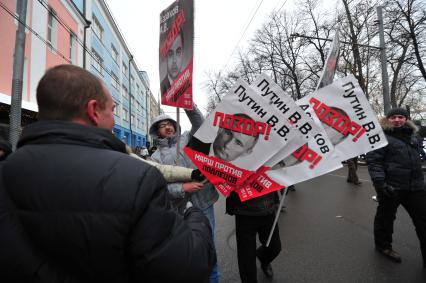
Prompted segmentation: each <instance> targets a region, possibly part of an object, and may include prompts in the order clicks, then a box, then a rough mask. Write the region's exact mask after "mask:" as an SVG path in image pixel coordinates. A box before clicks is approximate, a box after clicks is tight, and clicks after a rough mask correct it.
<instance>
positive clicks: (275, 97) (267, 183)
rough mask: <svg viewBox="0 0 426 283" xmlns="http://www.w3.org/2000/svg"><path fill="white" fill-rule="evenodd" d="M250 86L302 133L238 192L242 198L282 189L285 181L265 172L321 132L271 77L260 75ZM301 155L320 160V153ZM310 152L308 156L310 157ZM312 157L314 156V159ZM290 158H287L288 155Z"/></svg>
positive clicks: (316, 160)
mask: <svg viewBox="0 0 426 283" xmlns="http://www.w3.org/2000/svg"><path fill="white" fill-rule="evenodd" d="M250 86H251V88H252V89H253V90H254V91H255V92H256V93H257V94H259V95H260V96H261V97H262V98H263V99H265V100H266V101H267V103H268V104H269V105H270V107H272V108H275V109H276V110H278V111H279V112H281V115H282V116H283V117H284V118H285V119H287V120H288V121H289V123H290V124H291V125H292V126H293V127H295V128H296V129H297V130H298V131H299V133H300V136H299V137H298V138H295V139H293V140H291V141H290V142H289V143H287V144H286V146H284V147H283V148H282V149H281V150H280V151H279V152H277V153H276V154H275V155H274V156H272V157H271V158H270V159H269V160H268V161H267V162H266V163H265V164H264V165H263V166H262V167H261V168H260V169H258V170H257V172H256V173H255V174H254V175H253V176H251V177H250V179H249V180H248V181H247V182H246V183H245V184H244V186H242V187H241V188H239V189H238V191H237V192H238V194H239V196H240V199H241V200H242V201H245V200H249V199H251V198H255V197H259V196H262V195H265V194H268V193H270V192H273V191H276V190H279V189H282V188H283V187H284V186H286V185H287V184H286V183H281V182H276V181H274V180H273V179H271V178H269V176H267V175H266V173H265V172H266V171H267V170H268V169H270V168H271V167H273V166H274V165H276V164H282V161H283V160H284V159H285V158H287V157H288V156H290V157H291V154H292V153H293V152H294V151H296V150H297V149H298V148H300V146H301V145H303V144H306V143H307V142H308V141H309V140H312V139H314V138H315V137H316V136H318V135H321V127H320V126H318V125H316V124H315V122H314V121H313V120H312V118H311V117H310V116H309V115H308V114H306V113H305V112H304V111H303V109H301V108H300V107H299V106H298V105H297V104H296V102H295V101H294V100H293V99H292V98H291V97H290V96H289V95H287V94H285V93H284V91H283V90H282V89H281V88H280V87H279V86H278V85H277V84H276V83H275V82H274V81H273V80H272V79H271V78H270V77H268V76H266V75H263V74H262V75H259V76H258V77H257V78H256V80H255V81H254V82H253V83H252V84H251V85H250ZM303 153H304V154H303V155H302V154H301V155H300V156H299V158H301V159H306V158H308V159H309V158H310V159H311V161H312V164H315V165H316V164H318V162H320V161H321V158H322V157H321V156H320V155H315V156H313V155H309V154H305V152H303ZM308 155H309V157H308ZM312 157H313V158H312ZM287 160H288V158H287Z"/></svg>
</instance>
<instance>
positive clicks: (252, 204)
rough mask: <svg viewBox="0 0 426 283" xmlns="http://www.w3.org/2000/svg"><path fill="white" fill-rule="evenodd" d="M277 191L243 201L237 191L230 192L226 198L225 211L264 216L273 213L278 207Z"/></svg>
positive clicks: (232, 213) (231, 213)
mask: <svg viewBox="0 0 426 283" xmlns="http://www.w3.org/2000/svg"><path fill="white" fill-rule="evenodd" d="M278 204H279V198H278V195H277V192H272V193H269V194H266V195H263V196H260V197H257V198H253V199H249V200H246V201H244V202H242V201H241V200H240V197H239V196H238V194H237V193H235V192H231V194H230V195H229V196H228V197H227V198H226V213H227V214H229V215H234V214H236V215H245V216H265V215H270V214H274V213H275V211H276V210H277V208H278Z"/></svg>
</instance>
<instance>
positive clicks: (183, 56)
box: [159, 0, 194, 109]
mask: <svg viewBox="0 0 426 283" xmlns="http://www.w3.org/2000/svg"><path fill="white" fill-rule="evenodd" d="M193 51H194V1H193V0H178V1H175V2H173V4H171V5H170V6H169V7H167V8H166V9H165V10H163V11H162V12H161V14H160V52H159V53H160V54H159V55H160V56H159V69H160V70H159V71H160V80H161V83H160V89H161V104H163V105H169V106H175V107H182V108H186V109H192V104H193V101H192V77H193Z"/></svg>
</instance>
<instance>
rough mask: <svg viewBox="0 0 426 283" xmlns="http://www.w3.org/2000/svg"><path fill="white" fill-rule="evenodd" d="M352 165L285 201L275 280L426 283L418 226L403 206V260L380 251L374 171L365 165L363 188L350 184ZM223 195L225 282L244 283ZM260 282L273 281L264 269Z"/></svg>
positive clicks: (220, 230)
mask: <svg viewBox="0 0 426 283" xmlns="http://www.w3.org/2000/svg"><path fill="white" fill-rule="evenodd" d="M346 174H347V168H346V167H345V168H342V169H340V170H337V171H334V172H332V173H330V174H328V175H325V176H321V177H319V178H316V179H313V180H310V181H306V182H303V183H300V184H297V185H296V191H295V192H290V193H289V194H288V195H287V197H286V199H285V206H286V212H284V213H281V214H280V219H279V222H278V223H279V229H280V236H281V241H282V246H283V250H282V252H281V254H280V255H279V256H278V258H277V259H275V261H274V262H273V263H272V267H273V269H274V272H275V277H274V280H273V281H272V282H378V283H380V282H386V283H389V282H409V283H411V282H412V283H416V282H419V283H420V282H426V269H424V268H423V263H422V259H421V254H420V247H419V242H418V240H417V237H416V234H415V230H414V226H413V224H412V222H411V219H410V218H409V216H408V214H407V213H406V211H405V210H404V209H403V208H402V207H400V209H399V210H398V214H397V219H396V221H395V227H394V245H393V247H394V249H395V250H396V251H398V252H399V253H400V254H401V256H402V263H401V264H398V263H394V262H391V261H389V260H388V259H386V258H384V257H383V256H382V255H381V254H379V253H377V252H376V251H375V249H374V242H373V219H374V214H375V211H376V206H377V203H376V202H374V201H373V200H372V199H371V196H373V195H374V189H373V187H372V184H371V180H370V178H369V175H368V172H367V170H366V168H365V167H363V166H361V167H360V168H359V170H358V176H359V177H360V179H361V181H362V185H361V186H354V185H350V184H348V183H346ZM224 211H225V201H224V198H223V197H221V198H220V199H219V201H218V203H217V205H216V206H215V214H216V246H217V253H218V261H219V267H220V271H221V276H222V277H221V282H224V283H230V282H240V279H239V275H238V266H237V256H236V243H235V224H234V217H232V216H229V215H226V214H225V213H224ZM258 279H259V282H260V283H262V282H271V281H268V280H267V279H266V278H265V276H264V275H263V273H262V271H261V270H260V267H259V263H258Z"/></svg>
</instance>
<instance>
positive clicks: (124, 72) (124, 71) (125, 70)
mask: <svg viewBox="0 0 426 283" xmlns="http://www.w3.org/2000/svg"><path fill="white" fill-rule="evenodd" d="M127 69H128V68H127V65H126V63H124V62H123V75H124V76H125V77H127Z"/></svg>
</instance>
